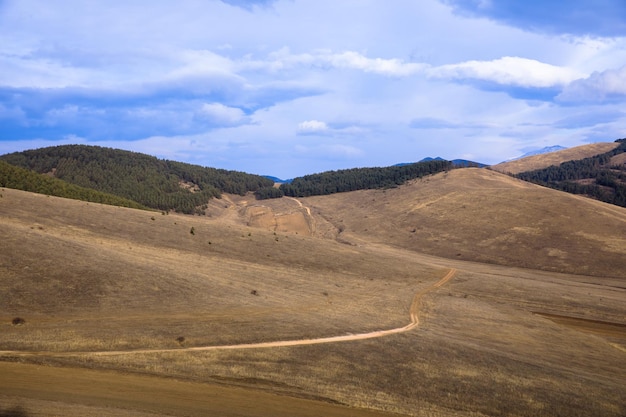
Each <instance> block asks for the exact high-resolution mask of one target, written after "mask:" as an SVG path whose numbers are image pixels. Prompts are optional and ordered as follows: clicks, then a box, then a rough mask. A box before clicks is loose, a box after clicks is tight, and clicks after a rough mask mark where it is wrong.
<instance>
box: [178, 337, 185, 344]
mask: <svg viewBox="0 0 626 417" xmlns="http://www.w3.org/2000/svg"><path fill="white" fill-rule="evenodd" d="M176 341H177V342H178V344H179V345H182V344H183V343H185V338H184V337H183V336H178V337H177V338H176Z"/></svg>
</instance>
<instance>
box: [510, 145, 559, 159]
mask: <svg viewBox="0 0 626 417" xmlns="http://www.w3.org/2000/svg"><path fill="white" fill-rule="evenodd" d="M564 149H567V148H566V147H565V146H560V145H554V146H546V147H545V148H541V149H537V150H534V151H530V152H526V153H525V154H524V155H522V156H518V157H517V158H513V159H509V161H515V160H517V159H522V158H526V157H528V156H535V155H542V154H544V153H551V152H558V151H562V150H564Z"/></svg>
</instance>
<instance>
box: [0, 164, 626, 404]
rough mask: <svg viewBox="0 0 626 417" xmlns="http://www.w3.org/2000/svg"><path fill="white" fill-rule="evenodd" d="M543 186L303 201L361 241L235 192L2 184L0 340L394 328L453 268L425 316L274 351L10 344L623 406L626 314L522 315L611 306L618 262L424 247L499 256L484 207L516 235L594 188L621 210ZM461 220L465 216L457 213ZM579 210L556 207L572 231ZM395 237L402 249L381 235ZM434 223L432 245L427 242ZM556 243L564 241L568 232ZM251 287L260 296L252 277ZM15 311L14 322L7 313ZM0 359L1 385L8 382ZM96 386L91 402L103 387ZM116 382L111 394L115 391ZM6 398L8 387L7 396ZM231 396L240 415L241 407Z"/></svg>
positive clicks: (618, 294) (308, 381) (479, 399)
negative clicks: (598, 197)
mask: <svg viewBox="0 0 626 417" xmlns="http://www.w3.org/2000/svg"><path fill="white" fill-rule="evenodd" d="M453 176H462V177H459V178H456V177H453ZM453 180H454V181H453ZM461 180H462V181H463V182H462V184H463V187H461V188H459V184H460V182H459V181H461ZM454 184H456V186H455V185H454ZM455 187H456V188H455ZM481 190H482V191H481ZM481 192H482V193H483V194H481ZM394 193H396V194H394ZM477 193H478V194H477ZM485 193H486V194H485ZM490 193H491V194H490ZM527 193H530V194H527ZM534 193H537V194H534ZM554 193H555V192H554V191H551V190H545V189H540V188H538V187H534V186H532V185H529V184H525V183H521V182H517V181H515V180H513V179H510V178H509V177H507V176H501V175H499V174H497V173H493V172H489V171H483V170H463V171H453V172H450V173H449V174H447V176H446V175H444V174H442V175H441V176H436V177H433V178H431V179H430V180H424V181H423V182H421V183H420V182H417V183H415V184H413V185H409V186H407V187H400V188H399V189H397V190H387V191H386V192H383V191H368V192H357V193H350V194H345V195H343V196H344V199H343V200H340V199H339V197H340V195H337V196H326V197H319V198H318V197H316V198H310V199H302V202H303V203H305V205H307V206H310V207H312V208H313V216H314V217H315V219H314V220H313V221H311V223H312V224H314V226H315V232H316V233H318V234H319V233H326V231H330V230H332V228H331V227H330V224H331V223H330V222H335V223H336V224H337V225H338V226H340V227H341V228H343V229H344V231H343V232H342V233H341V235H340V237H342V238H344V239H355V240H354V241H357V240H356V239H358V242H359V245H360V246H354V245H345V244H340V243H337V242H333V241H329V240H324V239H315V238H307V237H303V236H302V235H300V234H298V235H295V234H288V233H281V232H277V233H276V234H274V232H272V231H265V230H262V229H257V228H250V227H246V226H244V225H242V224H241V222H242V221H243V222H245V221H246V215H247V213H248V211H247V210H248V209H249V207H246V205H249V204H251V202H246V201H244V199H243V198H241V199H239V200H238V199H236V198H235V197H232V200H231V199H225V200H224V201H221V202H220V204H218V203H217V202H215V205H214V206H212V207H210V210H209V212H210V213H211V214H212V216H213V217H212V218H199V217H185V216H176V215H167V216H165V215H163V216H162V215H159V214H157V215H154V214H152V213H148V212H142V211H137V210H130V209H124V208H116V207H107V206H101V205H97V204H91V203H83V202H77V201H70V200H64V199H59V198H54V197H46V196H40V195H34V194H29V193H24V192H18V191H14V190H8V189H5V190H3V191H2V195H3V197H2V198H1V199H0V213H1V214H2V216H0V226H1V227H0V234H1V236H0V242H1V245H2V246H1V248H0V249H1V250H0V268H1V271H0V272H1V273H0V290H1V291H0V293H1V294H4V295H6V297H5V300H6V301H7V302H4V303H2V304H1V305H0V325H1V326H2V332H0V350H7V349H20V350H56V351H66V350H74V351H76V350H79V351H84V350H99V349H105V350H106V349H124V348H139V347H141V348H145V347H177V346H179V345H178V342H176V338H177V337H178V336H184V337H185V342H184V344H183V345H185V346H194V345H208V344H222V343H242V342H248V341H259V340H277V339H285V338H301V337H315V336H327V335H335V334H344V333H347V332H353V333H356V332H360V331H368V330H377V329H381V328H390V327H395V326H398V325H404V324H406V323H407V321H408V306H409V304H410V302H411V298H412V296H413V294H414V293H415V292H417V291H419V290H420V289H422V288H424V287H426V286H428V285H430V284H432V283H433V282H435V281H436V280H437V279H439V278H440V277H441V276H443V275H444V274H445V273H446V271H447V269H446V268H449V267H456V268H458V269H459V272H458V274H457V276H456V277H455V279H454V280H453V281H451V282H450V283H449V284H446V286H445V287H443V288H441V289H440V290H438V291H436V292H435V293H433V294H429V296H428V297H427V298H426V299H425V300H424V303H423V306H422V316H421V325H420V327H419V328H418V329H417V330H415V331H414V332H410V333H407V334H402V335H396V336H392V337H388V338H383V339H375V340H365V341H359V342H351V343H341V344H335V345H317V346H304V347H292V348H280V349H258V350H249V351H213V352H189V353H184V352H181V353H161V354H158V353H155V354H138V355H128V356H120V357H99V356H94V355H89V354H80V355H76V356H68V357H63V356H54V355H51V354H44V355H40V356H34V357H32V356H27V357H20V358H19V360H21V361H27V362H39V363H45V364H53V365H63V366H68V365H71V366H80V367H87V368H107V369H114V370H125V371H133V372H140V373H148V374H154V375H161V376H170V377H171V376H174V377H177V378H182V379H191V380H195V381H208V382H218V383H221V384H228V385H238V386H246V387H250V386H251V387H254V388H256V389H261V390H265V391H269V392H273V393H282V394H288V395H290V396H306V397H310V398H317V399H326V400H332V401H338V402H341V403H344V404H348V405H351V406H359V407H366V408H372V409H385V410H390V411H394V412H399V413H402V414H406V415H415V416H422V415H424V416H426V415H467V414H468V413H475V415H481V414H482V415H502V414H503V413H504V414H509V415H519V416H524V415H537V414H544V415H606V416H618V415H622V414H623V413H624V411H626V406H625V404H624V403H623V400H621V399H623V398H624V391H623V381H624V378H626V374H625V373H624V371H623V367H622V364H623V358H624V349H625V346H626V341H625V339H624V336H623V331H622V332H620V331H617V332H616V333H615V334H611V335H606V334H602V333H589V332H581V331H577V330H574V329H572V328H570V327H567V326H562V325H559V324H556V323H554V322H552V321H551V320H548V319H546V318H544V317H543V316H538V315H535V314H532V312H544V313H551V314H558V315H563V316H571V317H585V318H590V319H596V320H601V321H606V322H620V321H621V322H622V323H623V314H624V310H623V299H624V296H625V290H624V288H623V287H624V286H623V280H622V279H609V278H605V277H600V278H594V277H591V276H585V277H581V276H569V275H560V274H555V273H550V272H541V271H536V270H530V269H515V268H509V267H498V266H493V265H485V264H478V263H470V262H464V261H461V260H459V259H458V258H460V257H456V254H454V255H453V256H452V257H453V258H454V259H453V260H449V259H440V258H433V257H428V256H423V255H421V254H420V253H419V252H417V251H416V250H424V249H426V248H427V247H428V248H430V247H435V248H439V249H440V250H443V249H442V248H444V247H445V246H446V245H445V244H444V243H445V242H446V241H448V240H449V241H450V242H451V243H452V244H455V245H458V244H462V242H463V241H465V242H466V243H465V245H466V246H465V248H467V249H470V248H472V247H474V246H478V247H479V249H480V250H481V251H482V253H493V252H489V251H496V250H497V249H498V247H499V245H496V244H495V243H494V244H492V245H483V246H480V245H478V244H477V243H475V242H481V240H480V239H479V238H480V236H478V237H476V236H475V235H474V233H475V232H476V231H475V230H474V228H478V227H479V226H480V225H481V224H482V226H483V227H486V224H484V222H486V219H489V218H491V219H493V213H495V212H496V211H497V212H500V213H502V212H503V211H505V212H506V213H507V215H506V216H503V217H506V218H514V219H517V220H516V223H515V224H516V225H518V227H521V228H522V229H520V230H517V234H515V235H512V236H518V238H519V239H521V240H522V241H523V240H524V239H525V237H524V236H526V235H527V234H528V233H526V230H525V229H523V228H524V227H531V226H532V225H533V224H534V223H532V222H534V221H536V219H534V220H533V219H532V218H531V217H530V215H531V214H532V213H535V214H536V213H539V212H541V210H543V209H545V207H550V206H551V205H554V206H555V207H556V208H559V209H560V210H565V207H566V206H568V205H575V206H579V207H578V208H577V209H576V210H578V211H576V212H570V213H569V214H568V215H571V216H574V215H577V216H583V217H581V219H583V220H584V219H585V217H584V215H585V213H587V211H588V209H586V207H587V206H586V205H587V204H592V206H591V207H592V209H593V210H592V211H594V210H595V211H596V215H597V216H599V218H601V219H602V222H599V224H603V223H607V224H609V226H611V227H612V228H618V227H623V226H620V225H623V222H624V220H623V218H624V210H623V209H619V208H614V207H611V210H610V211H608V210H606V209H605V205H601V204H600V203H598V204H599V205H593V203H592V202H588V200H583V199H580V200H579V199H576V197H571V196H568V195H566V194H563V193H557V194H554ZM498 195H499V196H500V197H502V196H508V198H500V199H496V198H495V196H498ZM557 195H558V196H564V197H563V198H565V201H566V203H560V200H559V199H558V198H557ZM510 198H514V199H513V202H515V201H518V200H515V199H516V198H517V199H518V198H527V199H529V200H530V201H534V200H533V199H534V198H542V199H545V200H542V203H549V204H537V205H538V206H539V207H543V208H542V209H533V210H536V211H532V212H531V214H528V216H529V217H528V218H527V217H524V216H525V215H524V216H523V215H522V213H521V212H526V210H521V209H520V214H518V215H515V212H513V213H511V210H512V208H511V203H512V201H511V200H510ZM572 198H573V199H574V200H572ZM463 202H464V203H465V204H469V205H466V207H465V209H460V208H459V209H458V210H468V209H471V211H470V213H474V214H473V215H472V216H469V215H467V216H466V217H463V216H460V215H459V214H458V212H455V213H456V215H455V216H452V215H450V217H449V218H443V219H442V218H441V216H445V215H446V214H445V212H446V210H449V209H450V207H457V206H458V204H461V203H463ZM244 203H247V204H244ZM266 203H267V202H263V204H266ZM238 204H240V205H239V206H238ZM255 204H256V203H255ZM280 204H282V205H283V206H282V207H280V208H277V209H276V210H277V211H276V213H277V214H279V213H278V210H279V209H280V210H283V211H287V210H293V211H296V212H302V211H303V210H304V208H300V207H299V206H298V205H297V204H296V202H294V201H290V202H289V200H286V201H281V202H280ZM289 204H291V205H290V206H289ZM344 206H348V207H345V208H342V207H344ZM411 209H414V211H413V213H417V214H419V217H415V218H413V217H406V218H405V217H402V213H404V215H405V216H409V215H412V214H411V213H408V214H407V212H408V211H410V210H411ZM331 210H333V211H331ZM490 210H493V212H492V211H490ZM319 211H321V212H322V213H321V215H322V216H324V217H325V218H326V219H327V220H324V218H322V217H320V214H319ZM366 213H367V214H366ZM565 214H567V212H566V213H565ZM366 215H367V216H368V217H367V218H366V217H365V216H366ZM516 216H518V217H516ZM520 216H521V217H520ZM152 217H154V219H152ZM277 217H280V216H277ZM464 218H465V221H462V220H463V219H464ZM407 219H409V220H411V221H410V222H407ZM428 219H431V221H427V220H428ZM453 219H458V220H456V223H455V222H454V221H452V220H453ZM577 219H578V217H575V218H574V220H577ZM309 220H310V219H309ZM414 220H415V221H418V220H419V221H420V222H418V223H417V224H415V223H413V221H414ZM468 220H472V221H475V222H477V225H475V226H472V227H470V228H467V227H462V225H463V224H466V223H467V222H468ZM527 221H531V224H528V223H525V222H527ZM353 222H354V225H355V226H353ZM362 222H367V223H366V224H364V223H362ZM470 223H471V222H470ZM581 223H583V222H578V221H572V220H570V221H569V223H568V224H569V228H570V229H572V225H578V224H581ZM407 225H410V226H411V227H417V226H422V227H423V228H424V229H422V233H423V234H424V236H426V237H425V238H424V239H425V240H424V241H423V243H422V244H420V245H415V246H410V245H408V243H411V244H414V242H413V241H412V240H411V239H414V238H411V237H409V238H407V239H408V240H403V239H400V237H401V236H403V235H404V234H405V232H406V234H410V236H413V235H415V234H416V233H417V231H416V232H412V229H411V230H407V229H405V228H406V226H407ZM282 226H284V227H288V226H289V225H288V224H284V223H283V224H282ZM357 226H358V227H359V228H357ZM496 226H497V227H498V228H495V227H496ZM510 226H511V223H507V222H504V221H498V222H495V223H494V225H493V228H492V229H489V230H490V231H491V233H496V234H501V233H504V232H505V231H507V230H509V229H511V227H510ZM191 227H193V228H194V234H193V235H192V234H191V233H190V230H191ZM274 227H275V226H274ZM353 227H354V230H353ZM542 227H543V228H546V227H548V226H547V225H542ZM364 228H367V229H368V232H367V233H366V232H365V231H364V230H363V229H364ZM436 228H439V229H436ZM428 230H430V231H432V233H433V234H432V235H428V234H426V233H425V231H428ZM542 230H543V229H542ZM547 230H548V231H549V230H551V229H549V228H548V229H547ZM514 231H515V230H514ZM435 232H437V234H438V237H436V236H435ZM618 232H619V230H618ZM511 233H513V232H511ZM568 233H574V234H575V231H571V232H568ZM615 233H617V232H615ZM610 236H613V237H615V236H614V235H609V237H610ZM623 236H624V234H623V233H622V234H621V235H620V237H621V238H622V239H623ZM392 238H393V243H394V246H396V247H395V248H394V247H392V246H390V245H387V244H384V243H385V242H387V241H389V239H392ZM435 239H440V240H441V242H442V243H440V244H439V245H436V243H437V242H435ZM455 239H461V240H460V241H457V240H455ZM592 241H593V240H590V241H589V242H592ZM209 242H210V243H209ZM381 242H382V243H383V244H381ZM389 242H391V241H389ZM455 242H457V243H455ZM458 242H461V243H458ZM555 242H556V243H559V242H560V243H559V244H560V245H561V246H560V247H562V248H563V249H561V250H563V251H567V250H570V249H571V248H570V246H567V245H563V244H562V243H563V242H562V241H560V240H558V241H555ZM607 242H611V241H610V240H608V241H607ZM612 242H613V243H605V246H610V245H611V244H612V245H614V247H615V248H616V249H614V250H622V249H623V246H620V245H621V244H622V243H621V242H623V241H621V240H619V239H618V240H615V241H612ZM588 244H590V243H588ZM500 246H501V245H500ZM407 249H410V250H407ZM455 250H456V249H455ZM476 250H478V249H476ZM605 251H606V250H605ZM609 252H610V251H609ZM510 253H513V252H510ZM583 255H584V254H583ZM583 255H579V256H581V258H580V259H579V261H580V262H581V263H583V264H585V265H594V264H593V259H594V258H595V254H591V253H588V254H587V255H586V257H584V258H582V256H583ZM505 259H506V258H505ZM620 262H622V266H623V261H620ZM622 270H623V268H622ZM253 289H254V290H257V293H258V295H256V296H255V295H252V294H251V290H253ZM15 316H20V317H23V318H24V319H26V324H25V325H24V326H12V325H11V324H10V322H11V319H12V318H13V317H15ZM613 327H615V326H613ZM616 328H618V329H619V326H617V327H616ZM8 357H11V355H9V356H8ZM5 358H7V356H6V355H5ZM0 368H1V364H0ZM2 375H4V374H2V373H0V380H1V381H0V382H2V383H8V384H10V383H11V381H6V380H4V379H3V378H4V377H3V376H2ZM159 381H162V380H159ZM159 384H161V382H159ZM207 387H208V386H207ZM207 387H205V388H206V389H209V390H210V387H208V388H207ZM105 389H106V388H105ZM94 390H95V391H90V392H91V393H92V395H95V396H98V395H99V394H98V392H97V390H96V388H94ZM107 392H108V391H107ZM11 395H12V397H10V398H8V399H6V401H7V403H8V401H17V400H19V399H20V398H22V400H21V401H22V404H24V405H23V406H24V408H25V410H26V411H27V412H28V411H29V410H30V408H29V407H31V406H32V409H33V410H36V409H37V407H41V401H43V400H46V398H48V397H46V398H42V397H38V396H37V395H39V394H36V393H34V392H31V394H30V395H32V396H33V397H31V399H32V402H29V400H28V398H29V397H28V395H29V394H28V393H27V392H22V393H20V392H19V390H18V391H17V392H14V393H12V394H11ZM42 395H43V394H42ZM107 395H112V394H107ZM116 395H117V394H116ZM119 395H122V394H119ZM242 395H249V393H245V394H242ZM172 396H175V394H172ZM164 397H165V396H164ZM24 398H25V399H24ZM81 398H82V397H81ZM81 398H77V397H72V398H67V397H56V398H55V400H57V401H61V402H62V403H63V404H65V405H66V406H67V408H68V409H67V410H64V412H65V413H69V414H70V415H71V413H74V415H80V413H81V412H82V411H84V410H83V409H79V408H78V407H79V406H78V405H80V406H84V405H85V404H91V403H90V402H89V401H90V400H89V398H90V397H88V395H87V394H85V398H87V399H81ZM98 398H100V400H98V401H99V402H98V404H101V402H102V401H105V400H102V397H101V396H100V397H98ZM111 398H113V399H112V400H111V402H110V403H107V404H108V405H107V406H109V407H110V406H119V404H120V402H119V401H117V402H116V401H114V400H115V398H116V397H115V396H112V397H111ZM3 400H5V398H4V397H2V396H0V411H1V410H2V409H3V407H2V401H3ZM193 401H194V399H193V398H189V399H188V402H193ZM73 402H75V403H76V404H78V405H75V406H74V405H72V404H73ZM105 402H106V401H105ZM105 405H106V404H105ZM285 406H286V407H287V406H288V403H287V402H286V403H285ZM129 407H130V405H129ZM133 407H135V406H133ZM136 407H138V408H137V409H141V410H146V409H145V408H142V407H143V406H141V405H136ZM4 408H6V407H4ZM149 411H151V412H156V413H158V410H156V411H155V410H153V409H150V410H149ZM239 412H240V413H241V414H243V415H246V412H245V409H242V410H240V411H239ZM478 413H481V414H478ZM189 415H201V412H192V411H189ZM248 415H254V414H253V413H252V412H249V414H248ZM296 415H297V414H296Z"/></svg>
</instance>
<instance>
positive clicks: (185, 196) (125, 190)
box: [0, 145, 274, 214]
mask: <svg viewBox="0 0 626 417" xmlns="http://www.w3.org/2000/svg"><path fill="white" fill-rule="evenodd" d="M0 159H1V160H3V161H5V162H8V163H9V164H12V165H15V166H18V167H21V168H25V169H29V170H32V171H34V172H37V173H39V174H46V175H48V176H51V177H54V178H58V179H61V180H63V181H66V182H68V183H70V184H73V185H76V186H80V187H83V188H91V189H93V190H96V191H99V192H103V193H107V194H113V195H116V196H118V197H121V198H124V199H129V200H133V201H135V202H137V203H138V204H141V205H142V206H146V207H150V208H153V209H158V210H175V211H178V212H181V213H185V214H192V213H196V214H202V212H203V210H204V206H205V205H206V204H207V203H208V201H209V200H211V199H212V198H214V197H220V196H221V193H224V192H225V193H234V194H245V193H247V192H249V191H258V190H259V189H262V188H264V187H268V188H271V187H272V186H273V184H274V183H273V181H271V180H269V179H267V178H264V177H261V176H258V175H252V174H246V173H243V172H237V171H227V170H223V169H215V168H205V167H201V166H198V165H192V164H187V163H182V162H176V161H168V160H160V159H157V158H155V157H153V156H150V155H145V154H141V153H137V152H129V151H123V150H119V149H111V148H103V147H99V146H87V145H62V146H53V147H48V148H40V149H34V150H29V151H24V152H16V153H12V154H7V155H2V156H0Z"/></svg>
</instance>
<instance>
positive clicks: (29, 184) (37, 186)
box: [0, 160, 145, 208]
mask: <svg viewBox="0 0 626 417" xmlns="http://www.w3.org/2000/svg"><path fill="white" fill-rule="evenodd" d="M0 187H8V188H13V189H17V190H22V191H31V192H34V193H39V194H45V195H53V196H56V197H65V198H72V199H74V200H82V201H90V202H92V203H103V204H110V205H113V206H121V207H131V208H145V207H143V206H142V205H141V204H139V203H137V202H135V201H132V200H129V199H126V198H122V197H118V196H116V195H112V194H107V193H103V192H100V191H96V190H92V189H90V188H85V187H79V186H77V185H73V184H70V183H67V182H65V181H62V180H59V179H57V178H51V177H49V176H46V175H43V174H38V173H36V172H34V171H31V170H28V169H25V168H20V167H17V166H15V165H11V164H9V163H7V162H4V161H2V160H0Z"/></svg>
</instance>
